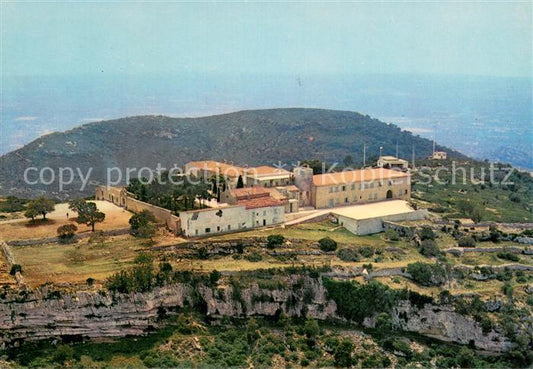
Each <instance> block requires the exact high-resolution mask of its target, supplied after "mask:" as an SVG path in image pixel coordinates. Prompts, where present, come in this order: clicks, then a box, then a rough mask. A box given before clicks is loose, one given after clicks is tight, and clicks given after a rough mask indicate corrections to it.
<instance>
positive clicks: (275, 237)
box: [267, 234, 285, 249]
mask: <svg viewBox="0 0 533 369" xmlns="http://www.w3.org/2000/svg"><path fill="white" fill-rule="evenodd" d="M267 242H268V243H267V247H268V248H269V249H273V248H274V247H277V246H281V245H283V242H285V237H283V236H282V235H280V234H271V235H270V236H268V237H267Z"/></svg>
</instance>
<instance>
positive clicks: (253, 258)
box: [244, 252, 263, 263]
mask: <svg viewBox="0 0 533 369" xmlns="http://www.w3.org/2000/svg"><path fill="white" fill-rule="evenodd" d="M244 258H245V259H246V260H248V261H251V262H252V263H257V262H258V261H261V260H263V257H262V256H261V254H259V253H257V252H252V253H251V254H248V255H246V256H245V257H244Z"/></svg>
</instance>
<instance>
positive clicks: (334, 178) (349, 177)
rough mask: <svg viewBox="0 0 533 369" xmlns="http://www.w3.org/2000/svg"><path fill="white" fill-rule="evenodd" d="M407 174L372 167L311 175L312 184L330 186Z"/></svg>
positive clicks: (403, 176) (404, 176) (398, 176)
mask: <svg viewBox="0 0 533 369" xmlns="http://www.w3.org/2000/svg"><path fill="white" fill-rule="evenodd" d="M407 177H409V174H407V173H404V172H399V171H397V170H392V169H384V168H372V169H359V170H351V171H345V172H335V173H326V174H317V175H314V176H313V185H315V186H330V185H335V184H345V183H353V182H363V181H364V182H371V181H379V180H385V179H392V178H407Z"/></svg>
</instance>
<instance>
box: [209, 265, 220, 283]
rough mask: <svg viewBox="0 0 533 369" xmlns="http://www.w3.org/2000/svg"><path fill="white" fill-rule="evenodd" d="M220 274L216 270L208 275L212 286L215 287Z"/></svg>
mask: <svg viewBox="0 0 533 369" xmlns="http://www.w3.org/2000/svg"><path fill="white" fill-rule="evenodd" d="M220 276H221V274H220V272H219V271H218V270H216V269H214V270H213V271H212V272H211V273H210V274H209V282H210V283H211V284H212V285H216V284H217V282H218V280H219V279H220Z"/></svg>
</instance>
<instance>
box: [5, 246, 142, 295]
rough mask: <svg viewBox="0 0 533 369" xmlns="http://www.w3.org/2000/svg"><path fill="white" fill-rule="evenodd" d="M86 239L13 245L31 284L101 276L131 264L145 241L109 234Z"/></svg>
mask: <svg viewBox="0 0 533 369" xmlns="http://www.w3.org/2000/svg"><path fill="white" fill-rule="evenodd" d="M88 241H89V240H87V239H85V240H82V241H80V242H78V243H75V244H67V245H64V244H58V243H53V244H45V245H33V246H22V247H21V246H18V247H17V246H16V247H12V249H13V253H14V254H15V259H16V260H17V262H18V263H19V264H21V265H22V270H23V273H24V277H25V278H26V281H27V282H28V283H29V284H31V285H40V284H43V283H46V282H54V283H84V282H85V281H86V280H87V278H89V277H91V278H94V279H96V280H103V279H105V278H106V277H108V276H109V275H111V274H113V273H116V272H117V271H119V270H122V269H124V268H128V267H130V266H131V265H132V263H133V259H134V258H135V256H136V255H137V254H138V252H139V250H141V249H143V248H146V245H145V241H140V240H137V239H135V238H133V237H131V236H129V235H125V236H116V237H110V238H108V240H107V241H106V242H105V243H104V244H103V245H102V244H100V243H92V244H91V243H89V242H88Z"/></svg>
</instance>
